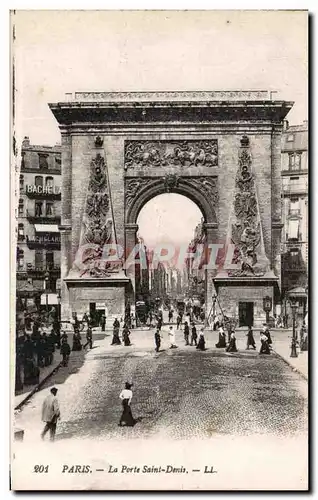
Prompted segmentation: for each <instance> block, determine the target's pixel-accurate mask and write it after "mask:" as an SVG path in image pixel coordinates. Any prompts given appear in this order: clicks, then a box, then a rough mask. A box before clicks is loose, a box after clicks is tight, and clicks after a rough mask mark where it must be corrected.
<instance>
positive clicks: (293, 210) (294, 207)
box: [289, 198, 299, 215]
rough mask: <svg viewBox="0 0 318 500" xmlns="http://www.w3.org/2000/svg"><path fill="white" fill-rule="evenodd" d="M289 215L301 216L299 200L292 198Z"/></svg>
mask: <svg viewBox="0 0 318 500" xmlns="http://www.w3.org/2000/svg"><path fill="white" fill-rule="evenodd" d="M289 214H290V215H298V214H299V198H291V200H290V204H289Z"/></svg>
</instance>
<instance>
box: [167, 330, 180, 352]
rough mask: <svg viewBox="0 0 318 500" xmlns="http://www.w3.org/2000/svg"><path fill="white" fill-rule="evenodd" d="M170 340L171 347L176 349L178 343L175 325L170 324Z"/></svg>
mask: <svg viewBox="0 0 318 500" xmlns="http://www.w3.org/2000/svg"><path fill="white" fill-rule="evenodd" d="M169 341H170V349H175V348H176V347H178V346H177V345H176V336H175V333H174V329H173V326H169Z"/></svg>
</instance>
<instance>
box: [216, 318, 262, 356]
mask: <svg viewBox="0 0 318 500" xmlns="http://www.w3.org/2000/svg"><path fill="white" fill-rule="evenodd" d="M246 337H247V341H246V349H247V350H249V348H250V347H252V349H254V350H256V343H255V339H254V334H253V329H252V327H251V326H249V327H248V330H247V334H246ZM260 341H261V347H260V351H259V353H260V354H270V353H271V351H270V346H271V345H272V338H271V334H270V330H269V327H268V325H266V324H264V325H263V328H262V330H261V332H260ZM215 347H217V348H224V349H225V350H226V352H237V346H236V335H235V329H234V328H232V329H231V332H230V337H229V342H228V344H227V342H226V336H225V331H224V328H223V324H222V323H221V324H220V325H219V341H218V343H217V344H215Z"/></svg>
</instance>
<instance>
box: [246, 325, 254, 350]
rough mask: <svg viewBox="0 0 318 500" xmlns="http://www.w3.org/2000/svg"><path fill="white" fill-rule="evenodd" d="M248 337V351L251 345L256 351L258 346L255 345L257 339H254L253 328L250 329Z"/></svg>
mask: <svg viewBox="0 0 318 500" xmlns="http://www.w3.org/2000/svg"><path fill="white" fill-rule="evenodd" d="M246 336H247V342H246V349H247V350H249V348H250V345H251V346H252V347H253V349H254V350H255V349H256V344H255V339H254V335H253V330H252V327H251V326H249V327H248V330H247V334H246Z"/></svg>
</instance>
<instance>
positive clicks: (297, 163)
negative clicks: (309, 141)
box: [295, 153, 301, 170]
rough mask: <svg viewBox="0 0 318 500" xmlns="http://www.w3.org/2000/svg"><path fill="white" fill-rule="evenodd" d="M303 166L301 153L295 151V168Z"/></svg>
mask: <svg viewBox="0 0 318 500" xmlns="http://www.w3.org/2000/svg"><path fill="white" fill-rule="evenodd" d="M300 168H301V153H295V170H299V169H300Z"/></svg>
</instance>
